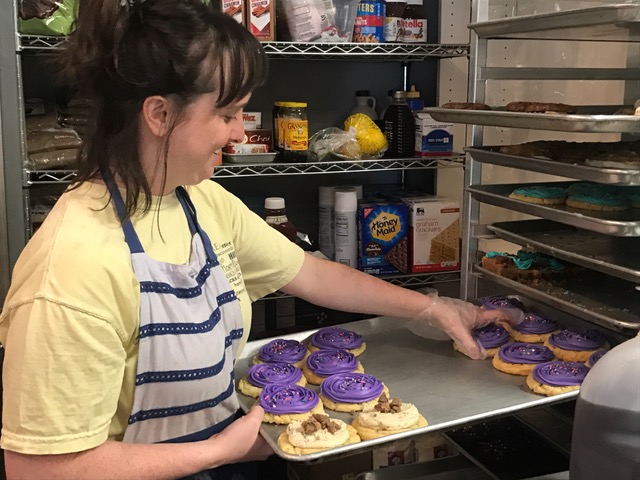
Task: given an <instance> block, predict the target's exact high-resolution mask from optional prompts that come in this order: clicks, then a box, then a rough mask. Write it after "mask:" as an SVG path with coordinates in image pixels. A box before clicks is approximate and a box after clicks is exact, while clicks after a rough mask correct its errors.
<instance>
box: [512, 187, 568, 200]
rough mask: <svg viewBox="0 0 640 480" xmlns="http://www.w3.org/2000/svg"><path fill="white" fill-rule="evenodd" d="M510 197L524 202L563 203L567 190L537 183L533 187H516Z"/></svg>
mask: <svg viewBox="0 0 640 480" xmlns="http://www.w3.org/2000/svg"><path fill="white" fill-rule="evenodd" d="M509 198H516V199H518V200H522V201H524V202H529V203H538V204H540V205H562V204H564V202H565V200H566V198H567V192H566V191H565V189H564V188H560V187H545V186H542V185H535V186H532V187H521V188H516V189H515V190H514V191H513V192H512V193H511V195H509Z"/></svg>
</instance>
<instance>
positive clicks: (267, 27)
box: [247, 0, 276, 41]
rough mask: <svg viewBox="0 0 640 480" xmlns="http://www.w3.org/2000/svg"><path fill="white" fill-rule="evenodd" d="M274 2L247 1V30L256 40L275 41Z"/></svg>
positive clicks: (268, 0) (271, 0)
mask: <svg viewBox="0 0 640 480" xmlns="http://www.w3.org/2000/svg"><path fill="white" fill-rule="evenodd" d="M274 2H275V0H247V5H248V11H247V23H248V25H249V30H250V31H251V33H252V34H253V36H254V37H256V38H257V39H258V40H262V41H272V40H275V39H276V6H275V4H274Z"/></svg>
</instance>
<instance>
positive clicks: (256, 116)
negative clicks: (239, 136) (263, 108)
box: [242, 112, 262, 130]
mask: <svg viewBox="0 0 640 480" xmlns="http://www.w3.org/2000/svg"><path fill="white" fill-rule="evenodd" d="M242 125H244V129H245V130H262V112H242Z"/></svg>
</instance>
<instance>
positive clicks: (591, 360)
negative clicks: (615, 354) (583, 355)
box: [587, 348, 607, 367]
mask: <svg viewBox="0 0 640 480" xmlns="http://www.w3.org/2000/svg"><path fill="white" fill-rule="evenodd" d="M605 353H607V350H605V349H604V348H602V349H600V350H597V351H595V352H593V353H592V354H591V355H590V356H589V359H588V360H587V365H589V366H590V367H593V366H594V365H595V364H596V363H597V362H598V360H600V359H601V358H602V356H603V355H604V354H605Z"/></svg>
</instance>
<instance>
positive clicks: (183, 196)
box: [176, 187, 217, 261]
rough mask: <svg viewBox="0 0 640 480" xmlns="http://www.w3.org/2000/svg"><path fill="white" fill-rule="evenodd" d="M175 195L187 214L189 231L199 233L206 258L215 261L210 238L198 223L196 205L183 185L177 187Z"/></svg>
mask: <svg viewBox="0 0 640 480" xmlns="http://www.w3.org/2000/svg"><path fill="white" fill-rule="evenodd" d="M176 195H177V196H178V200H179V201H180V204H181V205H182V208H183V209H184V212H185V213H186V214H187V221H188V222H189V229H190V230H191V233H192V234H195V233H196V232H197V233H199V234H200V238H202V243H204V249H205V252H206V253H207V258H208V259H209V260H212V261H216V260H217V257H216V254H215V252H214V251H213V247H212V246H211V240H209V236H208V235H207V234H206V232H205V231H204V230H203V229H202V228H201V227H200V224H199V223H198V214H197V213H196V207H194V205H193V202H192V201H191V198H190V197H189V194H188V193H187V191H186V190H185V189H184V187H177V188H176Z"/></svg>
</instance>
